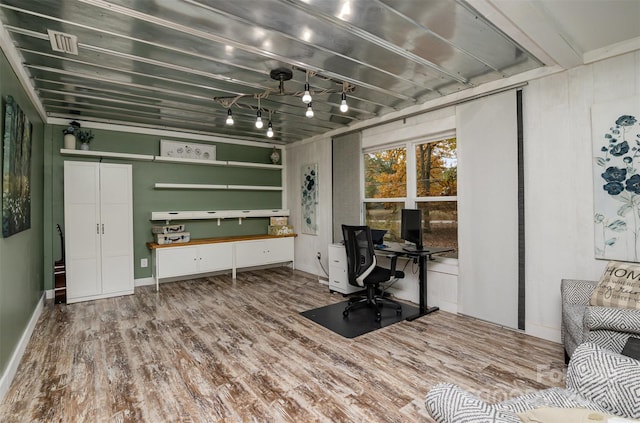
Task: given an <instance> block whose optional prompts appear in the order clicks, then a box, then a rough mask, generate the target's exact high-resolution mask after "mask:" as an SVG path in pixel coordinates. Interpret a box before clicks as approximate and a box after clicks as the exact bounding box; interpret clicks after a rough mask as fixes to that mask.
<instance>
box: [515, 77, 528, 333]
mask: <svg viewBox="0 0 640 423" xmlns="http://www.w3.org/2000/svg"><path fill="white" fill-rule="evenodd" d="M516 108H517V111H516V118H517V120H518V329H521V330H524V329H525V327H524V326H525V324H524V322H525V299H526V297H525V242H524V241H525V232H524V217H525V216H524V145H523V144H524V142H523V141H524V137H523V132H524V131H523V124H522V90H518V91H516Z"/></svg>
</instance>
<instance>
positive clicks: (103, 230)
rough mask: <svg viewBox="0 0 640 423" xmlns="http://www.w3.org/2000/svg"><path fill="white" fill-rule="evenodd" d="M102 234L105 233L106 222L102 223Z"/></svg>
mask: <svg viewBox="0 0 640 423" xmlns="http://www.w3.org/2000/svg"><path fill="white" fill-rule="evenodd" d="M102 235H104V223H103V224H102Z"/></svg>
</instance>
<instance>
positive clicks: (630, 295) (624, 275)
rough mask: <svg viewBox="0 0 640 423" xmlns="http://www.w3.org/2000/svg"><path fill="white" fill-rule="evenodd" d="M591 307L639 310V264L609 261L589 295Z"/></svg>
mask: <svg viewBox="0 0 640 423" xmlns="http://www.w3.org/2000/svg"><path fill="white" fill-rule="evenodd" d="M591 305H594V306H604V307H618V308H635V309H640V264H639V263H625V262H621V261H610V262H609V264H607V268H606V269H605V270H604V273H603V274H602V277H600V282H599V283H598V286H596V289H595V290H594V291H593V294H592V295H591Z"/></svg>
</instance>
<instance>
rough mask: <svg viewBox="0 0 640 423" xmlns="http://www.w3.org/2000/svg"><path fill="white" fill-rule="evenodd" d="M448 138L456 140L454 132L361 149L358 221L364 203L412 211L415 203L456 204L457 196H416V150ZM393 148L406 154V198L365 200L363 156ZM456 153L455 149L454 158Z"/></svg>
mask: <svg viewBox="0 0 640 423" xmlns="http://www.w3.org/2000/svg"><path fill="white" fill-rule="evenodd" d="M449 138H456V131H455V130H451V131H444V132H440V133H438V134H432V135H430V136H425V137H419V138H414V139H411V140H405V141H400V142H394V143H389V144H384V145H376V146H372V147H368V148H363V149H362V151H361V154H360V200H361V202H360V204H361V206H360V208H361V213H360V220H361V222H363V224H364V222H366V203H403V202H404V207H405V208H408V209H413V208H416V207H417V203H420V202H422V203H425V202H439V201H455V202H456V203H458V195H448V196H426V197H422V196H420V197H419V196H418V195H417V192H418V182H417V175H416V172H417V157H416V148H417V146H418V145H420V144H428V143H432V142H439V141H444V140H446V139H449ZM393 148H404V149H405V152H406V175H407V180H406V184H407V186H406V190H407V196H406V197H391V198H365V192H366V190H365V159H364V157H365V154H371V153H377V152H381V151H385V150H390V149H393ZM457 155H458V151H457V149H456V158H457ZM446 260H456V261H457V258H451V257H450V258H446Z"/></svg>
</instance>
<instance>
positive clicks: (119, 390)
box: [0, 267, 565, 423]
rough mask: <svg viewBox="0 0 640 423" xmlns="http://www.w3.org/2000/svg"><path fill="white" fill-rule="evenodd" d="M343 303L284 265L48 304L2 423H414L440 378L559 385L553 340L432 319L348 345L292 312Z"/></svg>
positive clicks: (558, 354) (510, 385)
mask: <svg viewBox="0 0 640 423" xmlns="http://www.w3.org/2000/svg"><path fill="white" fill-rule="evenodd" d="M339 301H343V298H342V296H341V295H338V294H330V293H329V292H328V290H327V288H326V287H325V286H322V285H320V284H318V282H317V280H316V279H315V277H313V276H311V275H308V274H306V273H302V272H299V271H292V270H291V269H289V268H286V267H282V268H276V269H269V270H261V271H254V272H244V273H239V274H238V279H237V280H236V281H235V282H234V281H233V280H232V279H231V277H230V275H221V276H215V277H210V278H206V279H199V280H189V281H183V282H175V283H166V284H163V285H162V286H161V289H160V292H159V293H156V292H155V290H154V287H141V288H137V289H136V294H135V295H131V296H127V297H119V298H113V299H107V300H100V301H91V302H86V303H80V304H73V305H68V306H64V305H53V304H52V303H48V304H47V305H46V306H45V310H44V312H43V314H42V317H41V318H40V320H39V322H38V324H37V327H36V329H35V332H34V334H33V337H32V339H31V341H30V343H29V346H28V347H27V351H26V353H25V356H24V358H23V360H22V362H21V364H20V367H19V369H18V372H17V375H16V377H15V379H14V381H13V383H12V385H11V387H10V390H9V392H8V394H7V396H6V397H5V399H4V401H3V403H2V404H1V405H0V421H2V422H7V423H8V422H33V421H37V422H153V423H156V422H313V421H318V422H409V421H411V422H415V421H431V420H430V419H429V418H428V416H427V413H426V410H425V408H424V404H423V399H424V396H425V394H426V393H427V392H428V390H429V387H430V386H432V385H433V384H435V383H437V382H440V381H451V382H454V383H458V384H460V385H463V386H464V387H466V388H468V389H470V390H472V391H473V392H474V393H476V394H478V395H480V396H481V397H483V398H485V399H487V400H489V401H498V400H503V399H506V398H508V397H511V396H515V395H519V394H522V393H526V392H529V391H531V390H537V389H541V388H545V387H548V386H559V385H562V384H563V383H564V380H563V371H564V368H565V367H564V363H563V352H562V347H561V346H560V345H559V344H556V343H552V342H547V341H544V340H540V339H537V338H533V337H529V336H526V335H523V334H521V333H518V332H515V331H510V330H506V329H502V328H499V327H496V326H493V325H490V324H487V323H483V322H479V321H476V320H474V319H470V318H466V317H461V316H456V315H453V314H450V313H445V312H442V311H439V312H437V313H434V314H431V315H429V316H425V317H422V318H420V319H418V320H416V321H413V322H400V323H397V324H395V325H392V326H389V327H386V328H383V329H380V330H377V331H375V332H371V333H369V334H366V335H363V336H360V337H358V338H355V339H346V338H342V337H341V336H339V335H336V334H334V333H333V332H330V331H328V330H326V329H324V328H323V327H321V326H319V325H317V324H315V323H313V322H312V321H310V320H308V319H306V318H304V317H302V316H301V315H300V314H299V312H301V311H305V310H309V309H312V308H316V307H319V306H323V305H327V304H330V303H334V302H339Z"/></svg>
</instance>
